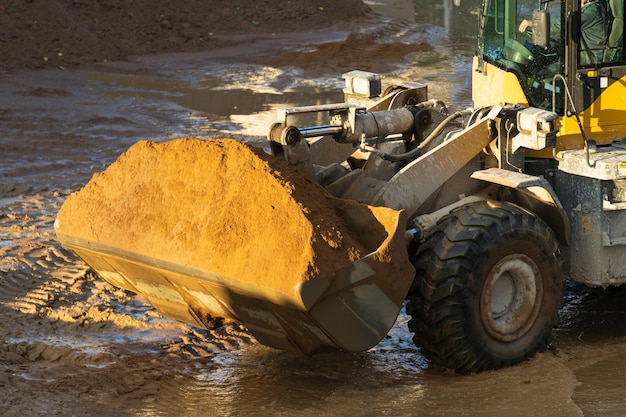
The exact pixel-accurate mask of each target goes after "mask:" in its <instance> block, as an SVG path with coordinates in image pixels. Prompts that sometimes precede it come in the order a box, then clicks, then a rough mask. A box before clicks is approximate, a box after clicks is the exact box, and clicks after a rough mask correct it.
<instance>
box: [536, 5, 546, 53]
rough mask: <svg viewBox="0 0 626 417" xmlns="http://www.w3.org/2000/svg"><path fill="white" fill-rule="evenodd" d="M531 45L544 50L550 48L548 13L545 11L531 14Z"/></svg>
mask: <svg viewBox="0 0 626 417" xmlns="http://www.w3.org/2000/svg"><path fill="white" fill-rule="evenodd" d="M533 43H534V44H535V45H537V46H539V47H541V48H544V49H545V48H548V47H549V46H550V13H549V12H548V11H547V10H535V11H534V12H533Z"/></svg>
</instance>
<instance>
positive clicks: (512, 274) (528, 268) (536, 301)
mask: <svg viewBox="0 0 626 417" xmlns="http://www.w3.org/2000/svg"><path fill="white" fill-rule="evenodd" d="M540 274H541V272H540V271H539V268H538V267H537V265H536V264H535V262H534V261H533V260H532V259H531V258H529V257H528V256H526V255H522V254H514V255H508V256H506V257H504V258H502V259H501V260H500V261H499V262H498V263H497V264H496V265H494V267H493V268H492V269H491V271H490V273H489V276H488V277H487V280H486V281H485V286H484V287H483V294H482V297H481V309H480V311H481V318H482V321H483V325H484V327H485V329H486V330H487V332H488V333H489V334H490V335H491V336H492V337H494V338H496V339H497V340H500V341H503V342H511V341H514V340H517V339H518V338H520V337H521V336H523V335H524V334H525V333H526V332H527V331H528V330H529V329H530V328H531V327H532V325H533V323H534V321H535V319H536V318H537V314H538V312H539V308H540V306H541V297H542V292H541V286H540V285H538V282H541V280H540Z"/></svg>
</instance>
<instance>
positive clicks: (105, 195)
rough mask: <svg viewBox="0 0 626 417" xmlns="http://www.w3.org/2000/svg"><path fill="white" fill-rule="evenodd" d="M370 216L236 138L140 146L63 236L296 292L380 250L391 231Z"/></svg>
mask: <svg viewBox="0 0 626 417" xmlns="http://www.w3.org/2000/svg"><path fill="white" fill-rule="evenodd" d="M372 210H374V208H370V207H368V206H365V205H362V204H358V203H356V202H352V201H344V200H339V199H336V198H334V197H332V196H331V195H330V194H328V193H327V192H326V190H324V189H323V188H322V187H320V186H319V185H317V184H314V183H312V182H310V181H308V180H306V179H305V178H304V177H303V176H302V175H301V174H300V173H298V172H297V171H295V170H293V169H291V168H290V167H288V166H287V165H286V164H284V163H283V162H282V161H281V160H279V159H277V158H275V157H273V156H270V155H267V154H265V153H264V152H263V151H261V150H257V149H254V148H251V147H249V146H247V145H245V144H242V143H240V142H238V141H235V140H231V139H220V140H209V141H203V140H197V139H179V140H175V141H171V142H167V143H163V144H156V143H153V142H148V141H142V142H139V143H137V144H135V145H134V146H132V147H131V148H130V149H129V150H128V151H127V152H126V153H125V154H123V155H122V156H121V157H120V158H119V159H118V161H117V162H115V163H113V164H112V165H111V166H110V167H109V168H108V169H107V170H106V171H104V172H103V173H100V174H96V175H94V177H93V178H92V180H91V181H90V182H89V184H87V186H86V187H85V188H84V189H82V190H81V191H79V192H78V193H74V194H73V195H71V196H70V197H69V198H68V199H67V201H66V203H65V204H64V205H63V207H62V208H61V210H60V212H59V215H58V218H57V223H56V228H57V231H58V232H62V233H63V234H65V235H70V236H75V237H79V238H82V239H86V240H88V241H97V242H100V243H103V244H107V245H112V246H115V247H118V248H122V249H125V250H129V251H131V252H135V253H140V254H144V255H147V256H150V257H154V258H157V259H162V260H167V261H170V262H174V263H176V264H180V265H188V266H193V267H196V268H200V269H204V270H208V271H211V272H213V273H216V274H218V275H221V276H225V277H230V278H237V279H243V280H249V281H251V282H254V283H258V282H263V285H266V286H268V287H272V288H274V289H276V290H279V291H283V292H286V293H291V292H293V291H294V284H295V283H297V282H300V281H299V280H307V279H310V278H312V277H315V276H318V275H325V274H327V273H330V272H333V271H334V270H336V269H338V268H340V267H343V266H346V265H347V264H349V263H351V262H353V261H355V260H356V259H359V258H361V257H363V256H365V255H367V254H368V253H370V252H373V251H375V250H376V249H377V247H378V246H379V245H380V244H381V243H382V242H383V241H384V240H385V238H386V237H387V233H388V232H387V230H385V227H384V226H383V225H382V224H381V223H380V222H378V221H377V220H376V218H375V217H374V215H373V214H372ZM375 210H388V209H380V208H379V209H375ZM389 211H391V210H389ZM354 219H358V221H356V222H355V220H354ZM355 224H356V226H357V229H355ZM358 227H361V229H358ZM364 231H366V233H364Z"/></svg>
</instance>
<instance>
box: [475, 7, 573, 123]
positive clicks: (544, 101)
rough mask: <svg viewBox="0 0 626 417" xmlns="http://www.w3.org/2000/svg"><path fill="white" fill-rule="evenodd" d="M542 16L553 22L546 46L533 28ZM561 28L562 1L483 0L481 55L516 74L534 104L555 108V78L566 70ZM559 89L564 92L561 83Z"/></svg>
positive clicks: (479, 48) (531, 103) (558, 92)
mask: <svg viewBox="0 0 626 417" xmlns="http://www.w3.org/2000/svg"><path fill="white" fill-rule="evenodd" d="M536 11H541V12H540V13H535V12H536ZM541 19H543V21H544V22H546V24H548V22H549V25H550V30H549V35H548V34H547V33H546V35H547V37H548V38H549V39H546V40H545V45H541V46H539V45H535V44H534V43H533V33H532V31H533V26H534V25H538V24H540V22H541V21H542V20H541ZM561 27H562V24H561V1H560V0H548V1H540V0H483V5H482V10H481V19H480V36H479V40H478V52H479V56H482V58H483V59H484V60H486V61H487V62H489V63H491V64H493V65H496V66H498V67H499V68H502V69H504V70H506V71H508V72H512V73H514V74H515V75H516V76H517V78H518V79H519V81H520V85H521V86H522V89H523V90H524V93H525V94H526V96H527V98H528V102H529V104H530V105H531V106H534V107H539V108H544V109H552V90H553V89H554V88H553V86H552V83H553V80H552V79H553V76H554V75H555V74H557V73H562V72H563V70H562V65H563V55H564V47H563V42H562V41H561V40H562V38H563V36H562V34H561ZM556 90H557V91H556V93H557V94H560V88H559V87H558V83H557V87H556ZM556 102H557V103H560V102H561V100H560V99H557V101H556ZM555 110H557V111H558V109H555Z"/></svg>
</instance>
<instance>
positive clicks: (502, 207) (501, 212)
mask: <svg viewBox="0 0 626 417" xmlns="http://www.w3.org/2000/svg"><path fill="white" fill-rule="evenodd" d="M414 259H415V268H416V270H417V274H416V278H415V283H414V285H413V288H412V290H411V294H410V296H409V302H408V304H407V313H408V314H410V315H411V316H412V318H411V320H410V321H409V330H411V331H412V332H414V333H415V336H414V338H413V340H414V342H415V344H416V345H417V346H419V347H420V348H421V350H422V352H423V354H424V355H425V356H426V357H427V358H428V359H430V360H431V362H432V363H433V364H435V365H438V366H440V367H443V368H446V369H452V370H455V371H457V372H461V373H469V372H479V371H484V370H487V369H496V368H501V367H504V366H508V365H513V364H516V363H519V362H521V361H523V360H525V359H527V358H529V357H531V356H533V355H534V354H535V353H536V352H538V351H540V350H542V349H544V348H545V347H546V346H547V344H548V343H549V342H550V340H551V337H552V329H553V327H554V326H555V325H556V323H557V321H558V310H559V308H560V307H561V305H562V300H563V289H564V279H563V276H562V270H561V259H560V253H559V246H558V243H557V241H556V238H555V236H554V233H553V232H552V230H551V229H550V228H549V227H548V226H547V225H546V224H545V223H544V222H543V221H542V220H541V219H540V218H538V217H537V216H535V215H533V214H531V213H529V212H527V211H525V210H523V209H522V208H520V207H517V206H515V205H513V204H509V203H506V202H498V201H489V202H486V201H483V202H478V203H472V204H468V205H466V206H463V207H461V208H459V209H458V210H455V211H454V212H452V213H451V214H449V215H448V216H446V217H444V218H443V219H442V220H441V221H440V222H439V224H438V226H437V231H436V232H435V233H434V234H432V235H431V236H430V237H429V238H428V239H427V241H426V242H424V243H423V244H421V245H420V246H419V248H418V249H417V253H416V257H415V258H414Z"/></svg>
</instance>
